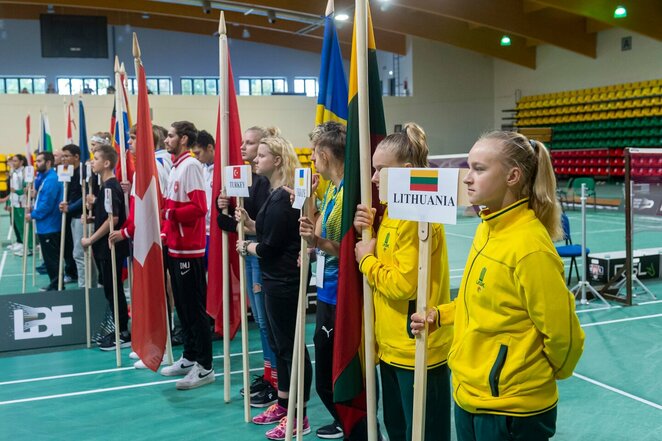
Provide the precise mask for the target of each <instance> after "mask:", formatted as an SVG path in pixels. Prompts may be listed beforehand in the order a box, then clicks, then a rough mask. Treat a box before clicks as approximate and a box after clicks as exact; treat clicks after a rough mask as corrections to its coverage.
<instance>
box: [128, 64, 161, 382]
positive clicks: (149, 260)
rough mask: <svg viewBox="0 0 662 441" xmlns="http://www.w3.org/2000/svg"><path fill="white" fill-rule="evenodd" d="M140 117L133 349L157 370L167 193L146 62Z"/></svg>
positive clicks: (141, 78)
mask: <svg viewBox="0 0 662 441" xmlns="http://www.w3.org/2000/svg"><path fill="white" fill-rule="evenodd" d="M137 116H138V121H137V127H136V136H137V139H136V157H137V160H138V161H137V164H138V165H137V167H136V182H135V196H134V210H135V219H139V220H140V222H136V223H135V232H134V235H133V237H134V240H133V285H132V286H131V293H132V294H133V295H132V300H133V303H132V305H131V306H132V328H131V331H132V334H133V342H132V347H133V350H134V351H136V353H137V354H138V356H139V357H140V359H141V360H142V361H143V363H145V366H147V367H148V368H150V369H151V370H153V371H155V372H156V370H157V369H158V367H159V365H160V364H161V360H162V359H163V353H164V351H165V347H166V337H167V333H168V330H167V319H166V296H165V284H164V279H163V277H164V276H163V252H162V249H161V237H160V230H161V228H160V223H159V220H160V216H159V213H160V211H161V207H160V201H161V194H160V190H159V175H158V172H157V170H156V161H155V159H154V138H153V136H152V121H151V119H150V113H149V102H148V98H147V81H146V78H145V69H144V68H143V66H142V64H140V66H139V68H138V115H137Z"/></svg>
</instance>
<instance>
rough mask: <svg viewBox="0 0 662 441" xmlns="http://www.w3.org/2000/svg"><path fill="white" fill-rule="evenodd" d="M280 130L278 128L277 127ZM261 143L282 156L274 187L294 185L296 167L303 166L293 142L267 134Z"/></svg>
mask: <svg viewBox="0 0 662 441" xmlns="http://www.w3.org/2000/svg"><path fill="white" fill-rule="evenodd" d="M276 130H278V129H276ZM260 144H264V145H266V146H267V147H268V148H269V152H270V153H271V154H272V155H274V156H278V157H279V158H281V165H280V167H279V169H278V172H279V178H278V181H277V182H276V184H277V185H274V186H273V187H274V188H276V187H280V186H283V185H287V186H288V187H290V188H293V187H294V169H295V168H297V167H301V163H300V162H299V157H298V156H297V154H296V152H295V151H294V147H292V144H291V143H290V142H289V141H288V140H286V139H285V138H283V137H282V136H279V135H272V136H267V137H266V138H262V139H260Z"/></svg>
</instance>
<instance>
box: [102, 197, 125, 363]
mask: <svg viewBox="0 0 662 441" xmlns="http://www.w3.org/2000/svg"><path fill="white" fill-rule="evenodd" d="M105 197H106V212H107V213H108V227H109V228H110V232H109V234H113V231H115V225H114V224H115V218H114V217H113V200H112V197H111V198H109V197H108V196H105ZM109 208H110V209H109ZM110 259H111V261H112V262H111V265H112V275H113V313H114V314H113V315H114V318H115V359H116V361H117V367H122V354H121V353H120V321H119V299H118V293H117V263H116V262H115V244H114V243H111V244H110ZM104 283H107V282H106V281H104Z"/></svg>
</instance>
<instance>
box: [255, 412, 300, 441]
mask: <svg viewBox="0 0 662 441" xmlns="http://www.w3.org/2000/svg"><path fill="white" fill-rule="evenodd" d="M286 427H287V417H283V418H282V419H281V420H280V423H279V424H278V425H277V426H276V427H274V428H273V429H270V430H267V433H265V435H266V436H267V438H268V439H273V440H283V439H285V429H286ZM309 433H310V424H308V417H307V416H306V417H304V418H303V434H304V435H308V434H309ZM295 436H297V420H294V427H293V430H292V437H295Z"/></svg>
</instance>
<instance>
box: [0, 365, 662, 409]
mask: <svg viewBox="0 0 662 441" xmlns="http://www.w3.org/2000/svg"><path fill="white" fill-rule="evenodd" d="M572 376H573V377H577V378H579V379H580V380H584V381H587V382H589V383H591V384H594V385H596V386H599V387H601V388H603V389H607V390H608V391H611V392H615V393H617V394H619V395H623V396H624V397H627V398H630V399H632V400H635V401H639V402H640V403H643V404H645V405H647V406H650V407H653V408H655V409H658V410H662V405H660V404H657V403H653V402H652V401H648V400H646V399H644V398H641V397H638V396H636V395H632V394H631V393H628V392H625V391H624V390H621V389H616V388H615V387H612V386H609V385H607V384H604V383H601V382H599V381H596V380H594V379H592V378H589V377H586V376H584V375H581V374H578V373H576V372H575V373H574V374H572ZM0 404H2V403H0Z"/></svg>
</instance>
